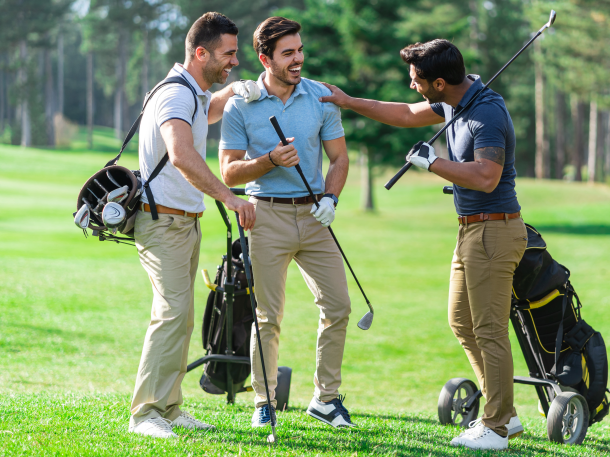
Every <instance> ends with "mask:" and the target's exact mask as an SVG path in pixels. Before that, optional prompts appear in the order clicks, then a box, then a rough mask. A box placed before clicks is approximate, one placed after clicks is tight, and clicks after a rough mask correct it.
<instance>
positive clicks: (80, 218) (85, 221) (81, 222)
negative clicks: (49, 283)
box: [74, 205, 91, 230]
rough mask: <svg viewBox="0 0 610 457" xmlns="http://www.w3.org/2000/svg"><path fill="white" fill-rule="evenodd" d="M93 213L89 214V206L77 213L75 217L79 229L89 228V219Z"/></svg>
mask: <svg viewBox="0 0 610 457" xmlns="http://www.w3.org/2000/svg"><path fill="white" fill-rule="evenodd" d="M90 216H91V213H90V212H89V206H87V205H83V206H81V207H80V209H79V210H78V211H77V212H76V216H74V223H75V224H76V226H77V227H78V228H81V229H83V230H84V229H86V228H87V227H89V218H90Z"/></svg>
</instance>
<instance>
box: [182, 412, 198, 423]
mask: <svg viewBox="0 0 610 457" xmlns="http://www.w3.org/2000/svg"><path fill="white" fill-rule="evenodd" d="M180 417H182V418H183V419H185V420H187V421H188V422H190V423H191V424H199V423H200V422H199V421H198V420H197V419H195V418H194V417H193V416H191V415H190V414H189V413H186V412H184V411H182V413H181V414H180Z"/></svg>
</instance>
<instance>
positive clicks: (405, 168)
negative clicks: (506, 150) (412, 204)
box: [384, 10, 557, 190]
mask: <svg viewBox="0 0 610 457" xmlns="http://www.w3.org/2000/svg"><path fill="white" fill-rule="evenodd" d="M556 17H557V13H556V12H555V11H554V10H551V15H550V16H549V21H548V22H547V23H546V24H544V25H543V26H542V28H541V29H540V30H538V33H536V34H535V35H534V36H533V37H532V39H531V40H529V41H528V42H527V43H526V44H525V46H523V47H522V48H521V50H519V52H518V53H517V54H515V55H514V56H513V57H512V58H511V59H510V60H509V61H508V62H506V64H504V66H503V67H502V68H500V71H498V72H497V73H496V74H495V75H494V76H493V77H492V78H491V79H490V80H489V81H488V82H487V84H485V85H484V86H483V87H482V88H481V89H480V90H479V91H478V92H477V93H476V94H474V96H473V97H472V98H471V99H470V100H469V101H468V103H466V105H464V107H463V108H462V109H461V110H459V111H458V112H457V113H455V115H454V116H453V117H452V118H451V120H450V121H449V122H447V123H446V124H445V125H444V126H443V128H442V129H440V130H439V131H438V132H436V135H434V136H433V137H432V138H431V139H430V141H428V144H429V145H432V143H434V142H435V141H436V140H437V138H438V137H439V136H441V134H442V133H443V132H444V131H445V130H447V129H448V128H449V126H450V125H451V124H453V123H454V122H455V120H456V119H457V118H458V117H459V116H461V114H462V113H463V112H464V111H466V110H467V109H468V108H469V107H470V105H472V103H473V102H474V101H475V100H476V99H477V98H478V97H479V95H481V93H483V91H484V90H485V89H487V88H488V87H489V85H490V84H491V83H492V82H494V80H495V79H496V78H497V77H498V76H500V74H501V73H502V72H503V71H504V70H506V68H507V67H508V66H509V65H510V64H511V63H513V61H514V60H515V59H516V58H517V57H519V55H520V54H521V53H522V52H523V51H525V49H526V48H527V47H528V46H529V45H530V44H532V42H533V41H534V40H535V39H536V38H538V37H539V36H540V35H542V32H544V31H545V30H546V29H548V28H549V27H550V26H551V25H553V22H555V18H556ZM411 166H412V163H411V162H407V163H405V164H404V165H403V166H402V168H401V169H400V170H398V173H396V174H395V175H394V176H393V177H392V179H390V180H389V181H388V182H387V183H386V184H385V186H384V187H385V188H386V189H388V190H390V189H391V188H392V186H394V184H396V181H398V180H399V179H400V178H401V177H402V175H404V174H405V173H406V172H407V171H408V170H409V168H411Z"/></svg>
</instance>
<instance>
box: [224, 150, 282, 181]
mask: <svg viewBox="0 0 610 457" xmlns="http://www.w3.org/2000/svg"><path fill="white" fill-rule="evenodd" d="M221 161H222V162H223V164H222V167H221V174H222V179H223V181H224V182H225V183H226V184H227V186H237V185H239V184H246V183H249V182H251V181H254V180H255V179H258V178H260V177H261V176H263V175H265V174H267V173H268V172H269V171H271V170H273V169H274V168H275V165H273V163H271V160H269V154H265V155H263V156H261V157H257V158H256V159H252V160H233V161H232V162H228V161H226V162H225V160H223V158H221Z"/></svg>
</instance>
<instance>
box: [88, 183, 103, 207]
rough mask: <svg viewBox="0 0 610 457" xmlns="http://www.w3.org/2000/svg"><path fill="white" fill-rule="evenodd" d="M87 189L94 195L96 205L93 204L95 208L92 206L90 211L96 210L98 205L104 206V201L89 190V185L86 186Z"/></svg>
mask: <svg viewBox="0 0 610 457" xmlns="http://www.w3.org/2000/svg"><path fill="white" fill-rule="evenodd" d="M87 190H88V191H89V192H91V195H93V196H94V197H95V199H96V200H97V205H95V208H93V209H92V210H91V211H93V212H94V213H96V212H97V209H98V208H99V206H100V205H102V208H103V207H104V201H103V200H102V199H101V198H99V197H98V196H97V195H95V193H94V192H93V191H92V190H91V188H90V187H87Z"/></svg>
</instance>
